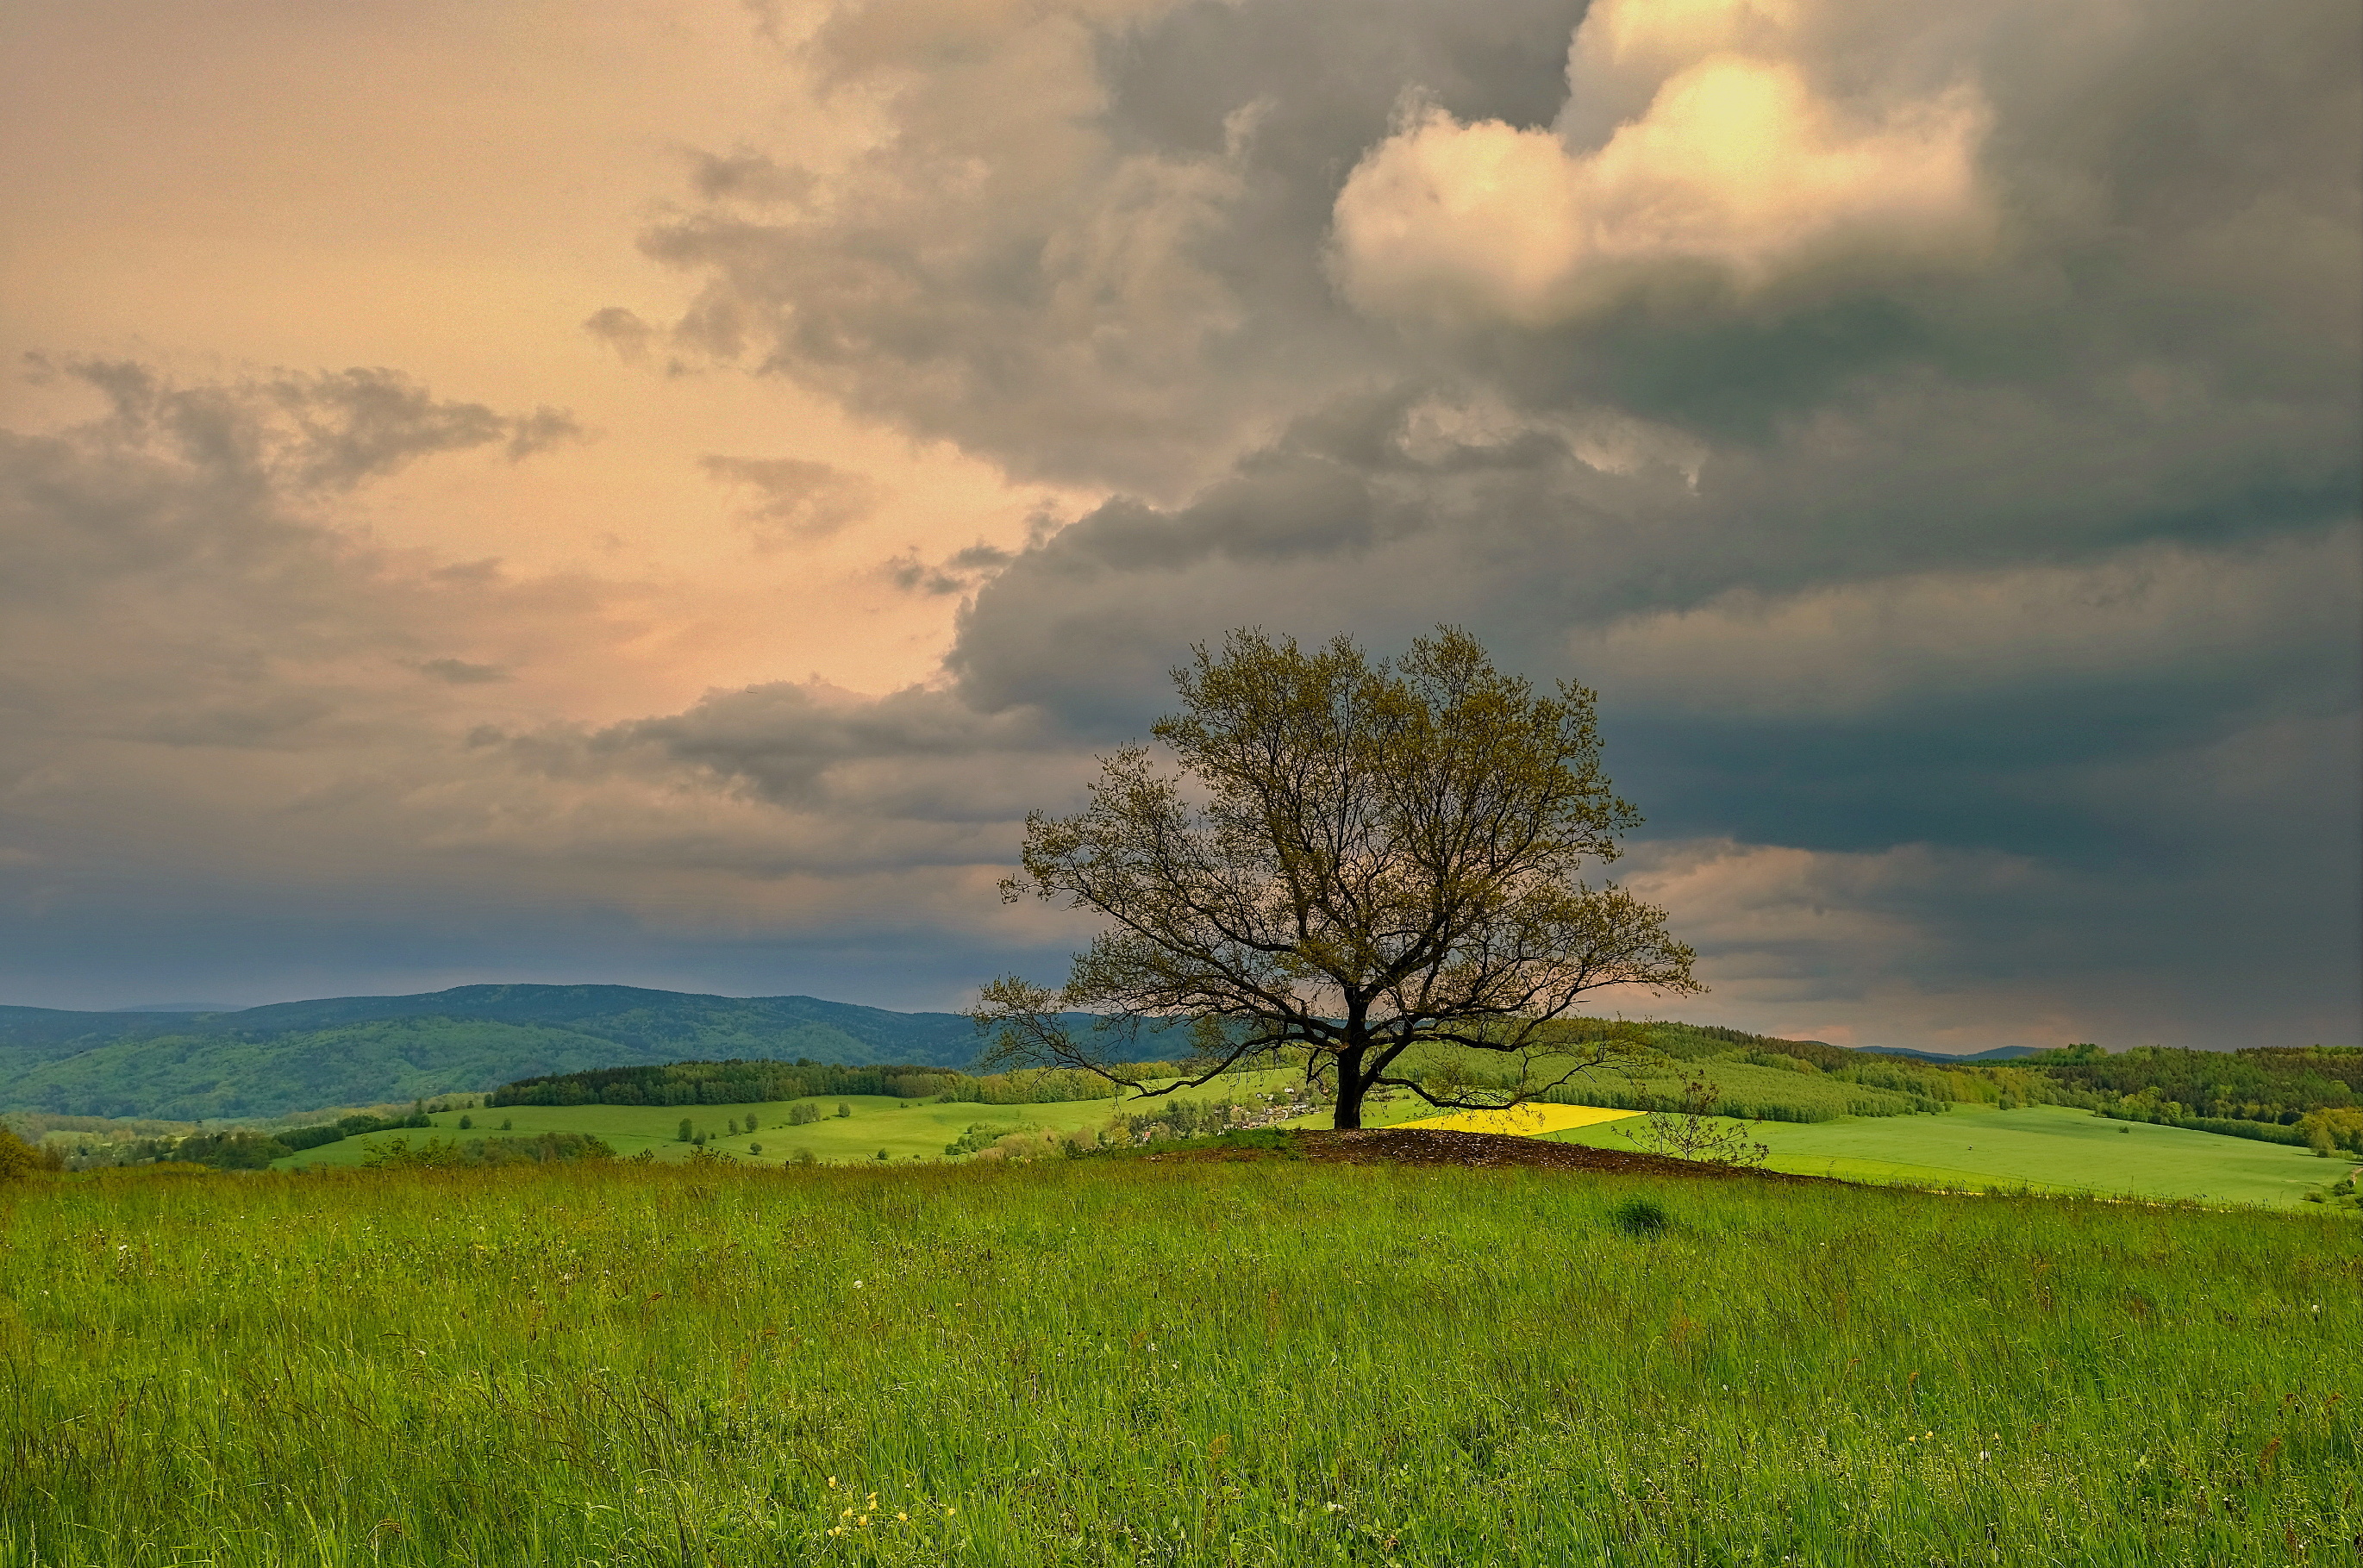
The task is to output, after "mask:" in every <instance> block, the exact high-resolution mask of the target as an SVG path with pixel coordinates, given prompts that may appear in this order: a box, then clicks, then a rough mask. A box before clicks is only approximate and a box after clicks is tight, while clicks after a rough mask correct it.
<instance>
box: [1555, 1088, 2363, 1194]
mask: <svg viewBox="0 0 2363 1568" xmlns="http://www.w3.org/2000/svg"><path fill="white" fill-rule="evenodd" d="M1641 1125H1642V1123H1641V1121H1638V1120H1635V1121H1625V1122H1613V1123H1609V1124H1607V1125H1604V1126H1598V1127H1578V1128H1570V1129H1569V1130H1568V1131H1567V1132H1559V1133H1554V1134H1552V1136H1553V1137H1556V1138H1559V1139H1560V1140H1562V1141H1565V1142H1570V1143H1592V1144H1596V1145H1598V1146H1599V1147H1602V1148H1609V1149H1616V1148H1631V1147H1632V1146H1633V1145H1632V1144H1631V1143H1627V1142H1625V1139H1623V1138H1621V1137H1619V1136H1618V1135H1617V1132H1616V1129H1617V1128H1619V1127H1629V1128H1634V1129H1636V1130H1637V1129H1638V1128H1639V1127H1640V1126H1641ZM1741 1125H1744V1126H1746V1127H1747V1132H1748V1136H1749V1137H1750V1138H1752V1139H1754V1140H1755V1141H1756V1142H1758V1143H1762V1144H1764V1145H1765V1146H1766V1147H1767V1148H1769V1149H1770V1150H1771V1151H1772V1154H1771V1158H1770V1159H1769V1160H1768V1161H1767V1162H1766V1164H1767V1165H1768V1166H1769V1168H1770V1169H1773V1170H1776V1171H1792V1172H1796V1173H1799V1174H1802V1175H1806V1176H1837V1177H1840V1178H1842V1179H1844V1180H1847V1181H1873V1182H1897V1183H1903V1184H1905V1185H1909V1186H1915V1187H1971V1188H1980V1189H1981V1188H1988V1187H2026V1188H2029V1189H2030V1190H2034V1191H2038V1192H2040V1191H2050V1192H2075V1193H2087V1194H2093V1195H2097V1196H2101V1197H2114V1198H2172V1199H2189V1200H2193V1201H2201V1202H2208V1203H2240V1204H2262V1205H2265V1206H2267V1207H2271V1208H2294V1207H2298V1206H2300V1205H2301V1204H2302V1202H2303V1198H2304V1194H2305V1192H2306V1190H2307V1189H2308V1188H2310V1187H2319V1186H2321V1185H2322V1184H2323V1183H2324V1182H2329V1181H2335V1180H2336V1179H2337V1178H2338V1177H2340V1176H2344V1175H2345V1174H2346V1170H2347V1164H2346V1162H2340V1161H2331V1160H2321V1159H2316V1158H2314V1157H2313V1155H2312V1154H2309V1153H2308V1152H2307V1151H2305V1150H2303V1149H2296V1148H2291V1147H2290V1146H2288V1145H2287V1144H2282V1143H2258V1142H2255V1141H2254V1140H2251V1139H2247V1138H2230V1137H2224V1136H2223V1135H2221V1134H2218V1133H2213V1132H2187V1131H2185V1130H2184V1129H2182V1128H2180V1127H2158V1126H2153V1125H2151V1124H2150V1123H2148V1122H2136V1121H2108V1120H2106V1119H2104V1118H2102V1117H2097V1116H2094V1115H2092V1114H2091V1113H2090V1112H2089V1111H2083V1110H2070V1109H2069V1108H2068V1107H2065V1106H2057V1105H2037V1106H2029V1107H2027V1108H2025V1109H2024V1110H1996V1109H1994V1108H1993V1107H1991V1106H1980V1105H1956V1106H1954V1107H1953V1109H1952V1110H1951V1111H1950V1112H1948V1113H1947V1114H1945V1115H1942V1116H1883V1117H1875V1118H1871V1117H1863V1118H1852V1117H1850V1118H1847V1119H1845V1120H1842V1121H1816V1122H1784V1121H1764V1122H1754V1123H1742V1124H1741Z"/></svg>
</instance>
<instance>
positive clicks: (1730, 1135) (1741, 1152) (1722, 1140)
mask: <svg viewBox="0 0 2363 1568" xmlns="http://www.w3.org/2000/svg"><path fill="white" fill-rule="evenodd" d="M1718 1092H1719V1091H1718V1090H1717V1089H1716V1088H1715V1087H1714V1085H1713V1084H1711V1083H1708V1082H1707V1081H1706V1080H1705V1079H1703V1078H1692V1080H1691V1081H1690V1082H1689V1083H1687V1084H1684V1085H1683V1086H1682V1098H1681V1105H1680V1106H1679V1107H1678V1108H1677V1109H1675V1110H1670V1111H1664V1110H1661V1111H1659V1112H1657V1113H1656V1114H1654V1115H1652V1116H1650V1117H1648V1118H1647V1120H1645V1121H1643V1122H1642V1123H1641V1125H1640V1127H1639V1128H1638V1129H1635V1128H1632V1127H1629V1126H1628V1127H1619V1128H1618V1129H1617V1130H1616V1135H1617V1136H1618V1137H1620V1138H1623V1139H1624V1140H1625V1142H1626V1143H1631V1144H1632V1145H1633V1146H1634V1147H1636V1148H1637V1149H1642V1150H1645V1151H1647V1153H1649V1154H1670V1155H1671V1156H1673V1157H1674V1158H1675V1159H1678V1160H1700V1161H1703V1162H1704V1163H1706V1164H1708V1165H1738V1166H1743V1167H1744V1166H1750V1165H1762V1164H1763V1163H1764V1162H1765V1161H1766V1160H1767V1159H1769V1158H1770V1157H1771V1154H1772V1151H1771V1150H1770V1149H1769V1148H1767V1147H1765V1146H1764V1145H1763V1144H1761V1143H1751V1142H1750V1141H1749V1140H1748V1136H1747V1129H1745V1128H1743V1127H1739V1126H1736V1125H1734V1124H1733V1123H1731V1122H1728V1121H1723V1120H1721V1119H1719V1118H1718V1117H1716V1115H1715V1113H1714V1112H1715V1104H1716V1100H1717V1096H1718Z"/></svg>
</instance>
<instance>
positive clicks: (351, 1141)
mask: <svg viewBox="0 0 2363 1568" xmlns="http://www.w3.org/2000/svg"><path fill="white" fill-rule="evenodd" d="M1285 1076H1286V1075H1282V1074H1276V1073H1250V1074H1241V1075H1239V1077H1237V1079H1235V1080H1231V1081H1228V1082H1226V1083H1224V1084H1222V1085H1220V1086H1212V1085H1210V1086H1208V1087H1206V1088H1196V1089H1182V1090H1179V1091H1177V1093H1178V1097H1179V1098H1181V1099H1206V1098H1224V1097H1227V1096H1231V1095H1238V1096H1241V1097H1244V1096H1246V1095H1248V1094H1250V1093H1252V1092H1254V1091H1255V1090H1257V1089H1259V1088H1265V1087H1268V1086H1269V1085H1270V1084H1272V1083H1278V1082H1280V1081H1281V1080H1282V1079H1283V1078H1284V1077H1285ZM797 1103H799V1102H797V1101H793V1100H776V1101H771V1102H769V1103H765V1104H760V1105H515V1106H498V1107H488V1108H486V1109H484V1110H469V1111H465V1112H461V1111H456V1110H454V1111H438V1112H436V1113H435V1114H433V1115H431V1116H429V1117H428V1118H427V1120H428V1121H431V1122H432V1123H434V1125H433V1127H432V1128H431V1129H429V1128H416V1129H410V1130H407V1131H405V1132H375V1133H372V1134H370V1135H369V1136H367V1137H364V1138H346V1139H343V1140H341V1141H339V1142H338V1143H324V1144H322V1145H321V1146H320V1147H318V1148H316V1149H306V1150H304V1151H302V1152H301V1153H298V1154H290V1155H288V1156H286V1157H285V1158H283V1159H280V1160H277V1161H274V1162H273V1163H272V1168H273V1169H274V1170H300V1169H303V1168H305V1167H306V1166H310V1165H361V1164H362V1163H364V1162H365V1161H367V1160H368V1159H369V1158H370V1156H371V1154H372V1153H373V1152H375V1151H376V1150H377V1149H378V1148H380V1147H382V1146H383V1145H385V1144H387V1143H392V1142H393V1141H394V1140H395V1139H407V1140H408V1141H409V1142H410V1143H411V1144H412V1145H413V1146H414V1147H415V1146H416V1145H417V1144H419V1143H424V1142H425V1141H426V1140H427V1139H429V1138H461V1139H466V1138H498V1137H512V1138H529V1137H535V1136H538V1135H539V1134H541V1133H543V1132H588V1133H590V1134H591V1135H592V1136H594V1137H595V1138H599V1139H603V1140H605V1142H606V1143H608V1144H609V1145H610V1146H611V1147H613V1148H614V1149H615V1151H616V1154H617V1155H618V1156H619V1157H623V1158H629V1157H631V1156H632V1155H634V1154H639V1153H640V1152H641V1151H643V1150H647V1151H650V1152H652V1153H653V1154H655V1156H656V1157H657V1158H658V1159H659V1160H667V1161H680V1160H687V1159H688V1158H689V1157H690V1154H691V1152H692V1149H693V1145H691V1144H688V1143H682V1142H680V1141H679V1136H678V1134H679V1133H680V1131H681V1122H682V1118H683V1117H687V1118H688V1119H689V1121H690V1125H691V1127H692V1129H693V1131H696V1132H704V1133H706V1134H708V1139H707V1142H706V1143H705V1147H706V1149H707V1150H709V1151H711V1152H713V1153H716V1154H728V1155H731V1156H732V1157H734V1158H736V1159H738V1160H742V1161H744V1162H746V1163H748V1164H749V1165H785V1164H787V1163H789V1162H790V1161H793V1159H794V1158H795V1157H796V1154H797V1153H798V1152H799V1151H802V1150H809V1151H810V1152H811V1154H812V1156H813V1158H815V1160H819V1161H823V1162H826V1163H829V1164H839V1165H841V1164H847V1163H867V1164H876V1163H878V1152H879V1151H880V1150H881V1149H883V1150H885V1151H886V1154H887V1156H888V1159H889V1161H890V1162H902V1163H908V1162H909V1161H912V1160H940V1159H942V1158H943V1157H944V1147H945V1145H946V1144H948V1143H951V1142H952V1141H953V1140H954V1139H956V1138H958V1137H959V1136H960V1134H961V1133H962V1132H966V1131H967V1130H968V1129H969V1128H971V1127H974V1126H980V1125H982V1126H986V1127H1000V1128H1004V1129H1005V1130H1006V1131H1008V1132H1020V1131H1023V1130H1025V1129H1027V1128H1042V1129H1046V1130H1048V1131H1051V1132H1071V1131H1073V1130H1075V1129H1077V1128H1082V1127H1096V1126H1099V1125H1101V1124H1103V1123H1104V1122H1105V1121H1108V1120H1109V1119H1110V1118H1112V1117H1114V1116H1115V1115H1116V1114H1117V1112H1118V1110H1134V1111H1141V1110H1148V1109H1149V1108H1151V1107H1153V1106H1154V1105H1156V1104H1157V1103H1158V1102H1157V1101H1154V1100H1150V1101H1133V1102H1127V1103H1126V1105H1123V1106H1119V1104H1118V1102H1117V1101H1115V1100H1112V1099H1082V1100H1065V1101H1059V1102H1054V1103H1050V1104H1041V1105H979V1104H974V1103H971V1102H968V1101H953V1102H950V1103H941V1102H938V1101H937V1100H933V1099H896V1098H895V1097H893V1096H892V1095H862V1094H849V1095H822V1096H819V1097H817V1098H815V1099H811V1100H809V1101H806V1102H803V1103H809V1104H811V1105H814V1106H816V1107H817V1108H819V1110H820V1113H821V1116H820V1120H819V1121H808V1122H805V1123H804V1125H802V1126H791V1125H789V1124H788V1112H789V1110H791V1109H792V1108H793V1106H794V1105H796V1104H797ZM839 1105H843V1106H845V1107H846V1108H847V1109H848V1110H850V1111H851V1112H852V1114H851V1115H850V1116H843V1117H840V1116H838V1114H837V1108H838V1106H839ZM462 1115H466V1116H467V1117H469V1118H470V1119H471V1121H473V1122H474V1123H475V1125H474V1126H473V1127H472V1128H470V1129H467V1130H464V1131H463V1130H462V1129H461V1128H460V1117H461V1116H462ZM749 1119H751V1120H752V1121H754V1122H755V1124H756V1131H755V1132H751V1133H749V1132H740V1133H738V1135H737V1136H735V1137H733V1136H730V1135H729V1134H728V1132H727V1128H728V1127H729V1125H730V1123H731V1122H732V1121H738V1123H739V1125H740V1126H741V1127H744V1126H745V1125H746V1124H747V1122H748V1121H749ZM504 1121H508V1122H512V1123H513V1124H514V1125H513V1126H512V1127H511V1128H510V1129H509V1131H508V1132H505V1133H504V1132H502V1131H501V1123H502V1122H504ZM757 1144H760V1145H761V1146H762V1151H763V1152H762V1153H761V1154H754V1153H752V1147H753V1146H754V1145H757Z"/></svg>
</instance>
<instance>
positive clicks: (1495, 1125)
mask: <svg viewBox="0 0 2363 1568" xmlns="http://www.w3.org/2000/svg"><path fill="white" fill-rule="evenodd" d="M1640 1114H1641V1112H1639V1111H1637V1110H1603V1108H1602V1107H1600V1106H1596V1105H1539V1104H1537V1105H1516V1106H1512V1107H1511V1108H1510V1109H1509V1110H1456V1111H1454V1112H1452V1113H1451V1114H1450V1115H1448V1116H1429V1117H1425V1118H1423V1119H1421V1120H1420V1121H1403V1122H1398V1123H1397V1124H1396V1125H1398V1126H1402V1127H1433V1128H1435V1129H1437V1131H1439V1132H1514V1133H1517V1134H1519V1135H1520V1136H1522V1137H1527V1138H1531V1137H1534V1136H1535V1135H1536V1134H1537V1133H1540V1132H1564V1131H1565V1130H1566V1129H1568V1128H1570V1127H1590V1126H1592V1124H1593V1123H1594V1122H1600V1121H1623V1120H1624V1119H1625V1117H1628V1116H1638V1115H1640Z"/></svg>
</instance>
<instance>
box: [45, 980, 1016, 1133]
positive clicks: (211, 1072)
mask: <svg viewBox="0 0 2363 1568" xmlns="http://www.w3.org/2000/svg"><path fill="white" fill-rule="evenodd" d="M977 1043H978V1042H977V1037H976V1032H975V1029H974V1027H973V1026H972V1025H971V1023H970V1022H969V1021H968V1020H967V1019H966V1018H965V1017H962V1016H961V1015H960V1014H958V1013H925V1012H922V1013H909V1012H889V1011H887V1010H884V1009H882V1008H869V1007H856V1006H852V1005H850V1004H849V1003H845V1002H831V1001H823V1000H820V999H817V998H813V997H745V998H742V997H716V996H699V995H693V994H687V993H682V992H678V991H657V990H644V989H640V988H636V987H629V986H462V987H460V988H457V989H454V990H448V991H437V992H433V993H430V994H427V995H425V996H415V997H343V998H336V999H328V1000H324V1001H305V1002H287V1003H283V1004H280V1005H276V1006H272V1007H260V1008H251V1009H249V1010H245V1011H243V1012H227V1013H207V1014H201V1015H196V1016H193V1017H192V1016H167V1017H159V1016H155V1015H127V1014H119V1013H76V1012H61V1011H55V1010H49V1009H40V1008H9V1009H0V1110H41V1111H50V1112H54V1113H59V1114H66V1115H77V1116H156V1117H170V1118H175V1119H183V1120H187V1119H194V1118H204V1119H208V1120H211V1119H215V1118H225V1117H261V1116H276V1115H283V1114H285V1113H286V1112H289V1111H294V1110H312V1109H316V1108H319V1107H324V1106H341V1105H372V1104H382V1103H384V1102H386V1101H389V1100H407V1099H416V1098H418V1097H421V1096H433V1095H438V1094H449V1093H479V1092H483V1091H486V1090H489V1089H492V1088H496V1087H498V1086H499V1085H501V1084H505V1083H510V1082H514V1081H515V1080H516V1079H519V1078H527V1077H540V1076H547V1075H551V1074H560V1073H571V1072H581V1071H584V1070H588V1069H592V1068H598V1067H614V1066H640V1065H649V1064H662V1063H668V1062H678V1061H690V1060H714V1059H717V1058H726V1057H733V1056H736V1057H742V1058H756V1057H765V1058H778V1059H783V1060H790V1061H793V1060H794V1059H796V1058H799V1057H802V1058H805V1059H809V1060H813V1061H819V1062H834V1063H849V1064H855V1065H871V1064H887V1063H898V1064H909V1065H915V1066H950V1067H958V1066H967V1065H968V1064H969V1063H970V1062H971V1061H972V1060H974V1058H975V1056H976V1053H977Z"/></svg>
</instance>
